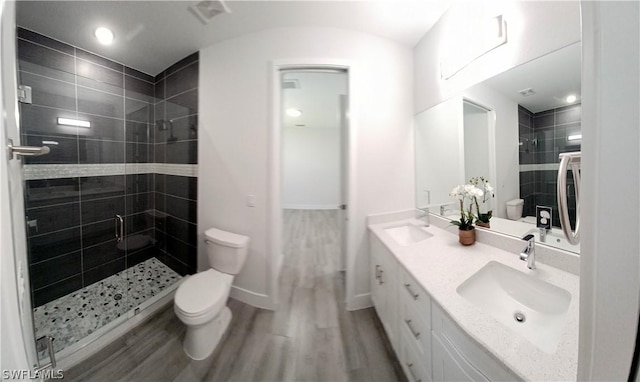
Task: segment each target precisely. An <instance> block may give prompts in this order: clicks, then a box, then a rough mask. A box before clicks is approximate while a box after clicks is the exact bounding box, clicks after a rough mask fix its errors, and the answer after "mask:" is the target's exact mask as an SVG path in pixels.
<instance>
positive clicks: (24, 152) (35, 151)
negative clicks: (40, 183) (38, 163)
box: [7, 139, 51, 160]
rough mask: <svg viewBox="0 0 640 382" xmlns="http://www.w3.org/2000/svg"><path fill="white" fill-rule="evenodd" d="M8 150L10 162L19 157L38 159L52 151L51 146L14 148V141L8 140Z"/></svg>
mask: <svg viewBox="0 0 640 382" xmlns="http://www.w3.org/2000/svg"><path fill="white" fill-rule="evenodd" d="M7 149H8V158H9V160H11V159H17V157H18V156H30V157H37V156H40V155H44V154H49V152H50V151H51V149H50V148H49V146H14V145H13V139H8V140H7Z"/></svg>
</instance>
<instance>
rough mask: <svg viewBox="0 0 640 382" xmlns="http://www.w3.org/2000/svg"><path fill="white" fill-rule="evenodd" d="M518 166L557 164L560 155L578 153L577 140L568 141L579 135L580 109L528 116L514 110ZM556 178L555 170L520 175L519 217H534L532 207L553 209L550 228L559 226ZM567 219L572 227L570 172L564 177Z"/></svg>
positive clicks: (567, 107) (566, 108)
mask: <svg viewBox="0 0 640 382" xmlns="http://www.w3.org/2000/svg"><path fill="white" fill-rule="evenodd" d="M518 119H519V138H520V142H521V143H522V145H521V146H520V150H519V151H520V152H519V157H520V164H521V165H522V164H550V163H559V159H558V155H559V154H560V153H563V152H571V151H580V148H581V140H575V141H569V140H568V137H569V136H570V135H574V134H580V133H581V121H582V105H581V104H577V105H569V106H565V107H561V108H557V109H551V110H546V111H542V112H539V113H531V112H530V111H529V110H527V109H526V108H524V107H522V106H518ZM557 176H558V173H557V171H555V170H535V171H521V172H520V196H521V198H522V199H524V201H525V202H524V209H523V214H524V215H525V216H534V215H535V209H536V205H544V206H549V207H551V208H553V225H555V226H560V219H559V218H558V213H557V212H558V203H557V196H556V195H557ZM567 189H568V192H567V194H568V196H569V216H570V221H571V224H572V225H573V226H575V188H574V183H573V175H572V174H571V172H569V173H568V176H567Z"/></svg>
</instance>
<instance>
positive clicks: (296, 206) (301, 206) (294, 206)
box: [282, 204, 339, 210]
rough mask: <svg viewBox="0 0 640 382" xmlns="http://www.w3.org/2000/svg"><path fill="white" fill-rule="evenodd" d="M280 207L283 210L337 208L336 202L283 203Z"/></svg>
mask: <svg viewBox="0 0 640 382" xmlns="http://www.w3.org/2000/svg"><path fill="white" fill-rule="evenodd" d="M282 208H283V209H285V210H338V209H339V208H338V205H337V204H328V205H327V204H324V205H315V204H283V205H282Z"/></svg>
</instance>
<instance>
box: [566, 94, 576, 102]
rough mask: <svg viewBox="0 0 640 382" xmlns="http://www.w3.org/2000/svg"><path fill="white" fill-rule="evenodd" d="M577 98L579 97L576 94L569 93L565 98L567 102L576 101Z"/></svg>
mask: <svg viewBox="0 0 640 382" xmlns="http://www.w3.org/2000/svg"><path fill="white" fill-rule="evenodd" d="M577 99H578V97H576V96H575V94H569V95H568V96H567V98H565V101H567V103H574V102H576V100H577Z"/></svg>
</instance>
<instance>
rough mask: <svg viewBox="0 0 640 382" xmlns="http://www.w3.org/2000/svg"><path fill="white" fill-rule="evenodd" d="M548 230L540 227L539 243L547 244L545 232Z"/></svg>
mask: <svg viewBox="0 0 640 382" xmlns="http://www.w3.org/2000/svg"><path fill="white" fill-rule="evenodd" d="M548 231H549V230H547V229H546V228H545V227H540V242H541V243H546V242H547V232H548Z"/></svg>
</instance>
